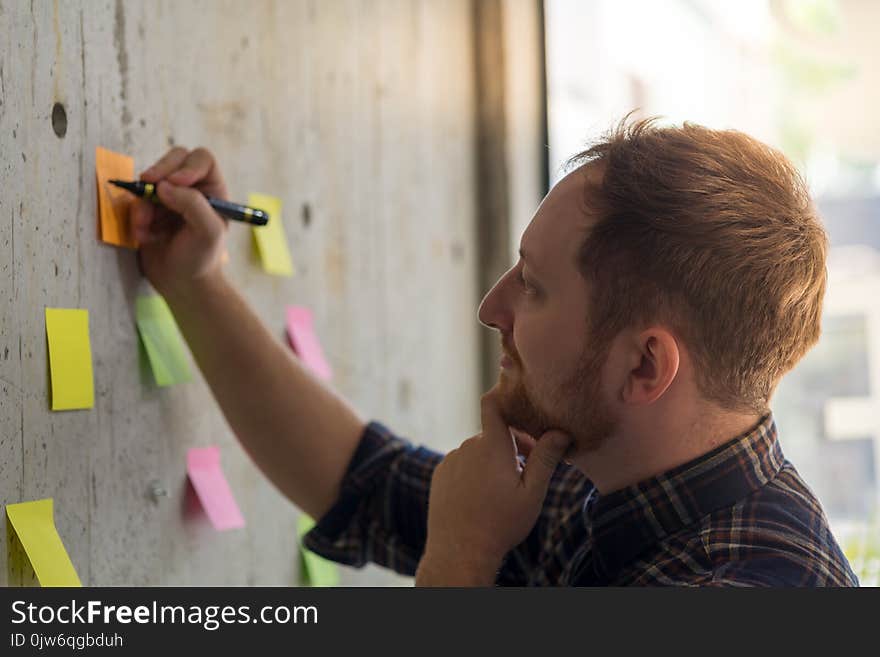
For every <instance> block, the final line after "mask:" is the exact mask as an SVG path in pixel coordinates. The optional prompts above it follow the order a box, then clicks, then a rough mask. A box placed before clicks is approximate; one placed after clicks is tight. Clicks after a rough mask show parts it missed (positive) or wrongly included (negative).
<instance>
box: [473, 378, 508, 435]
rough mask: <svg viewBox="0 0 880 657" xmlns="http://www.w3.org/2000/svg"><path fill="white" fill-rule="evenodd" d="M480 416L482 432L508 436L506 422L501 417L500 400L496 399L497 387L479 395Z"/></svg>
mask: <svg viewBox="0 0 880 657" xmlns="http://www.w3.org/2000/svg"><path fill="white" fill-rule="evenodd" d="M480 418H481V420H482V423H483V433H484V434H487V433H488V434H490V435H498V434H501V435H503V436H505V437H506V438H509V437H510V429H509V428H508V426H507V422H505V421H504V418H502V417H501V402H500V400H499V399H498V387H497V386H496V387H494V388H492V389H491V390H490V391H489V392H487V393H486V394H484V395H483V396H482V397H480Z"/></svg>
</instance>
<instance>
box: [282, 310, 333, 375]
mask: <svg viewBox="0 0 880 657" xmlns="http://www.w3.org/2000/svg"><path fill="white" fill-rule="evenodd" d="M287 339H288V340H290V346H291V347H293V350H294V351H295V352H296V354H297V355H298V356H299V357H300V358H301V359H302V361H303V362H304V363H305V364H306V365H307V366H308V367H309V368H310V369H311V370H312V371H313V372H314V373H315V374H317V375H318V376H319V377H321V378H322V379H324V380H325V381H329V380H330V379H332V378H333V372H332V370H331V369H330V365H329V363H327V359H326V358H324V351H323V350H322V349H321V344H320V343H319V342H318V336H316V335H315V327H314V324H313V322H312V311H311V310H309V309H308V308H303V307H302V306H288V307H287Z"/></svg>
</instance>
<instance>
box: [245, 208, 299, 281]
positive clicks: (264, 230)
mask: <svg viewBox="0 0 880 657" xmlns="http://www.w3.org/2000/svg"><path fill="white" fill-rule="evenodd" d="M248 205H250V206H251V207H255V208H259V209H260V210H265V211H266V212H268V213H269V223H268V224H266V225H265V226H254V227H253V229H252V230H253V233H254V239H255V240H256V242H257V251H259V253H260V259H261V260H262V262H263V269H265V270H266V271H267V272H269V273H270V274H276V275H278V276H293V262H292V261H291V259H290V248H289V247H288V246H287V235H286V234H285V233H284V222H283V221H282V219H281V199H280V198H276V197H275V196H268V195H267V194H248Z"/></svg>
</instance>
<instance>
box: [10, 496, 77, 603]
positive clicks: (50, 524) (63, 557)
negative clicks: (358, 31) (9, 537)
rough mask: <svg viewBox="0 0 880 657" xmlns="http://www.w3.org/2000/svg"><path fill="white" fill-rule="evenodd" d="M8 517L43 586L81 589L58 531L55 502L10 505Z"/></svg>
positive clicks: (42, 501)
mask: <svg viewBox="0 0 880 657" xmlns="http://www.w3.org/2000/svg"><path fill="white" fill-rule="evenodd" d="M6 515H7V516H8V517H9V522H11V523H12V528H13V529H14V530H15V534H16V536H18V540H19V542H20V543H21V545H22V547H24V551H25V552H26V553H27V556H28V560H29V561H30V562H31V567H32V568H33V569H34V573H36V575H37V579H38V580H39V581H40V586H82V584H81V583H80V581H79V576H77V574H76V570H75V569H74V567H73V563H71V561H70V556H69V555H68V554H67V550H65V549H64V543H62V542H61V537H60V536H59V535H58V530H57V529H56V528H55V517H54V515H53V511H52V498H48V499H45V500H37V501H36V502H21V503H19V504H7V505H6Z"/></svg>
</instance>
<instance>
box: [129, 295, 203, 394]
mask: <svg viewBox="0 0 880 657" xmlns="http://www.w3.org/2000/svg"><path fill="white" fill-rule="evenodd" d="M135 316H136V321H137V326H138V331H139V332H140V335H141V340H143V343H144V348H145V349H146V352H147V358H148V359H149V361H150V367H151V368H152V370H153V376H154V377H155V379H156V385H159V386H170V385H174V384H175V383H183V382H186V381H189V380H190V378H191V376H190V371H189V361H188V360H187V357H186V348H185V347H184V345H183V338H182V337H181V335H180V330H179V329H178V328H177V323H176V322H175V321H174V316H173V315H172V314H171V309H170V308H168V304H167V303H165V299H163V298H162V297H160V296H158V295H153V296H148V297H138V298H137V301H136V302H135Z"/></svg>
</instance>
